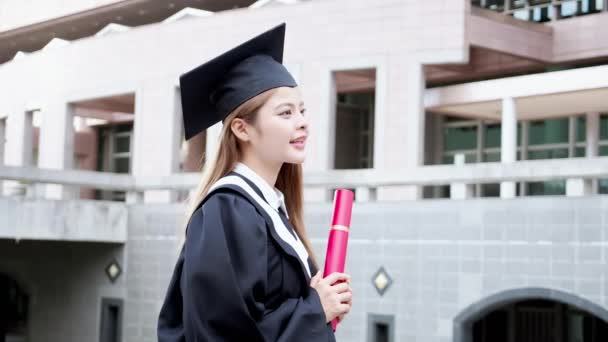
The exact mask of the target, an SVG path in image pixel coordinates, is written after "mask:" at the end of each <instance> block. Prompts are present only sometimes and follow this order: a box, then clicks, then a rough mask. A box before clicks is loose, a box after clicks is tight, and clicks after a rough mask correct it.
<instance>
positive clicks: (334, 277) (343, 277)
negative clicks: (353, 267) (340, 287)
mask: <svg viewBox="0 0 608 342" xmlns="http://www.w3.org/2000/svg"><path fill="white" fill-rule="evenodd" d="M323 280H325V281H327V282H328V283H329V284H335V283H336V282H338V281H345V282H347V283H350V276H349V275H348V274H346V273H339V272H334V273H332V274H330V275H328V276H327V277H325V278H324V279H323Z"/></svg>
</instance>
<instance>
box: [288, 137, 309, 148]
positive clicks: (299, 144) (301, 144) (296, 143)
mask: <svg viewBox="0 0 608 342" xmlns="http://www.w3.org/2000/svg"><path fill="white" fill-rule="evenodd" d="M289 144H290V145H291V146H293V147H295V148H296V149H298V150H303V149H304V147H305V146H306V138H300V139H296V140H293V141H291V142H289Z"/></svg>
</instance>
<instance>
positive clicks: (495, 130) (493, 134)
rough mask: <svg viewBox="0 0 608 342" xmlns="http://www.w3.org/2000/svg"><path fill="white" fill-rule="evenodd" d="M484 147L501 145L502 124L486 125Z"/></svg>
mask: <svg viewBox="0 0 608 342" xmlns="http://www.w3.org/2000/svg"><path fill="white" fill-rule="evenodd" d="M484 140H485V141H484V144H483V147H500V124H494V125H485V139H484Z"/></svg>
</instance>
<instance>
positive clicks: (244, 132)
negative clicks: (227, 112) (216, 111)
mask: <svg viewBox="0 0 608 342" xmlns="http://www.w3.org/2000/svg"><path fill="white" fill-rule="evenodd" d="M230 130H232V133H233V134H234V135H235V136H236V137H237V138H238V139H239V140H242V141H249V130H248V127H247V123H246V122H245V120H243V119H239V118H236V119H234V120H232V121H231V122H230Z"/></svg>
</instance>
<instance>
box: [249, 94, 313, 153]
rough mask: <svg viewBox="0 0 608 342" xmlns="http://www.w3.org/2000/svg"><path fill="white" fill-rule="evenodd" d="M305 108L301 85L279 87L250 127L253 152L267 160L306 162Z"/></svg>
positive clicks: (306, 127) (306, 129)
mask: <svg viewBox="0 0 608 342" xmlns="http://www.w3.org/2000/svg"><path fill="white" fill-rule="evenodd" d="M305 111H306V109H305V107H304V103H303V102H302V97H301V94H300V90H299V89H298V88H291V87H280V88H276V89H275V90H274V94H273V95H272V96H271V97H270V99H269V100H268V101H266V103H265V104H264V105H263V106H262V107H261V108H260V110H259V112H258V114H257V119H256V122H255V125H254V127H253V128H254V129H250V130H249V131H250V134H249V138H250V142H251V144H250V147H251V149H252V150H253V152H254V153H255V154H256V155H257V156H258V157H259V158H260V159H262V160H263V161H265V162H271V163H274V162H277V163H290V164H301V163H303V162H304V159H305V158H306V139H307V137H308V120H307V118H306V115H305V114H306V113H305Z"/></svg>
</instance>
